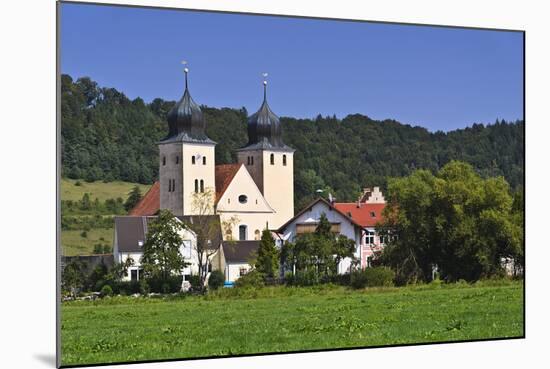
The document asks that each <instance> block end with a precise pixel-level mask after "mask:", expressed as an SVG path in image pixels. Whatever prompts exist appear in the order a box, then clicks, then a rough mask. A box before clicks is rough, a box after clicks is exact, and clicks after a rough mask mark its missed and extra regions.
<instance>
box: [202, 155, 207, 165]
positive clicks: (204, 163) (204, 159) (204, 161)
mask: <svg viewBox="0 0 550 369" xmlns="http://www.w3.org/2000/svg"><path fill="white" fill-rule="evenodd" d="M202 165H206V156H203V157H202Z"/></svg>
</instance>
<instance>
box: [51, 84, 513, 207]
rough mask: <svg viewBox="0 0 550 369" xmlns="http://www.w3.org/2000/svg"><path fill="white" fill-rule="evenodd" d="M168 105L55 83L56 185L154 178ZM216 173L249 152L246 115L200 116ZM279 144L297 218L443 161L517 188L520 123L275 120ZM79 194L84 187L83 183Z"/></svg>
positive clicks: (224, 111) (207, 112)
mask: <svg viewBox="0 0 550 369" xmlns="http://www.w3.org/2000/svg"><path fill="white" fill-rule="evenodd" d="M174 103H175V102H174V101H164V100H162V99H159V98H157V99H154V100H153V101H152V102H151V103H149V104H145V103H144V102H143V100H142V99H140V98H136V99H134V100H130V99H129V98H128V97H126V96H125V95H124V94H123V93H122V92H119V91H117V90H116V89H114V88H108V87H100V86H98V84H97V83H96V82H94V81H92V80H91V79H90V78H88V77H83V78H79V79H78V80H76V81H74V80H73V79H72V78H71V77H70V76H68V75H62V76H61V119H62V124H61V140H62V143H61V149H62V152H61V156H62V158H61V159H62V176H63V177H68V178H75V179H80V178H86V179H87V180H92V179H101V180H106V181H112V180H115V179H120V180H125V181H129V182H138V183H148V184H150V183H152V182H153V181H154V180H155V179H156V178H158V150H157V142H158V141H159V140H160V139H162V138H163V137H164V136H165V135H166V133H167V132H168V125H167V123H166V115H167V113H168V111H169V110H170V109H171V108H172V106H173V105H174ZM202 109H203V113H204V116H205V120H206V122H207V124H206V130H207V134H208V135H209V137H210V138H212V139H213V140H214V141H216V142H218V145H217V146H216V163H219V164H226V163H231V162H235V161H236V153H235V149H237V148H240V147H242V146H244V145H245V144H246V142H247V133H246V121H247V114H248V113H247V111H246V109H244V108H241V109H229V108H221V109H216V108H210V107H205V106H203V107H202ZM281 124H282V126H283V138H284V140H285V142H286V143H287V144H288V145H290V146H292V147H293V148H295V149H296V153H295V156H294V163H295V191H294V194H295V207H296V209H297V210H300V209H302V208H303V207H304V206H305V205H306V204H307V203H308V202H310V201H311V200H312V199H313V198H314V197H315V192H314V191H316V190H317V189H322V190H325V191H326V192H325V194H327V193H328V192H331V193H332V194H333V195H335V196H336V197H337V198H338V200H339V201H355V200H356V198H357V195H358V193H359V191H360V190H361V188H362V187H363V186H370V187H372V186H375V185H381V186H382V187H383V188H385V186H386V180H387V178H388V177H399V176H406V175H410V174H411V173H412V172H413V171H414V170H416V169H426V170H429V171H430V172H436V171H438V170H439V169H440V168H442V167H443V166H444V165H445V164H446V163H448V162H449V161H451V160H453V159H454V160H461V161H465V162H468V163H470V164H471V165H472V166H473V167H474V168H475V170H476V171H477V172H478V173H479V174H481V175H482V176H483V177H489V176H504V177H505V178H506V180H507V181H508V182H509V183H510V184H511V186H512V187H513V188H516V187H518V186H521V185H523V174H524V169H523V160H524V145H523V139H524V133H523V131H524V123H523V122H522V121H518V122H513V123H507V122H504V121H498V120H497V121H496V122H495V123H494V124H492V125H486V126H484V125H483V124H473V125H472V126H471V127H468V128H465V129H459V130H455V131H451V132H447V133H445V132H441V131H438V132H434V133H431V132H429V131H428V130H427V129H425V128H422V127H412V126H410V125H404V124H400V123H399V122H396V121H395V120H389V119H388V120H384V121H377V120H373V119H370V118H369V117H366V116H364V115H360V114H353V115H348V116H346V117H345V118H343V119H337V118H336V117H334V116H333V117H321V116H318V117H316V118H315V119H295V118H289V117H281ZM83 185H86V183H83Z"/></svg>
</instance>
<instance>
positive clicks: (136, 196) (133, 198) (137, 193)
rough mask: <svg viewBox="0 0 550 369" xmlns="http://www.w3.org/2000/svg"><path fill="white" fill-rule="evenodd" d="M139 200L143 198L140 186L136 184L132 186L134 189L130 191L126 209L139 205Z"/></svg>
mask: <svg viewBox="0 0 550 369" xmlns="http://www.w3.org/2000/svg"><path fill="white" fill-rule="evenodd" d="M139 200H141V190H140V189H139V187H138V186H134V188H132V191H130V193H129V194H128V198H127V199H126V202H125V203H124V209H126V211H130V210H131V209H132V208H133V207H134V206H136V205H137V203H138V202H139Z"/></svg>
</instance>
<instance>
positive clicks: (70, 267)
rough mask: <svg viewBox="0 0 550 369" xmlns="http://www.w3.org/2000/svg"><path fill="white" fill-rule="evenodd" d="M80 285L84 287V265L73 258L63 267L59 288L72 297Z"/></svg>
mask: <svg viewBox="0 0 550 369" xmlns="http://www.w3.org/2000/svg"><path fill="white" fill-rule="evenodd" d="M82 287H84V265H83V264H82V263H81V262H80V261H78V260H73V261H71V262H70V263H68V264H67V265H65V268H63V272H62V273H61V288H62V290H63V291H65V292H68V293H70V294H71V296H72V297H76V294H77V293H78V291H79V290H80V289H81V288H82Z"/></svg>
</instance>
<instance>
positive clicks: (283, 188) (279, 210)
mask: <svg viewBox="0 0 550 369" xmlns="http://www.w3.org/2000/svg"><path fill="white" fill-rule="evenodd" d="M265 77H267V74H266V73H264V81H263V85H264V100H263V103H262V105H261V106H260V109H259V110H258V111H257V112H256V113H255V114H253V115H252V116H250V117H249V118H248V144H247V145H246V146H245V147H243V148H241V149H239V150H237V160H238V162H239V163H242V164H244V165H245V166H246V169H248V172H249V173H250V175H251V176H252V178H253V179H254V182H256V185H257V186H258V188H259V189H260V191H261V193H262V194H263V196H264V198H265V199H266V200H267V202H268V203H269V205H270V206H271V207H272V208H273V210H275V214H273V217H272V219H273V220H272V223H270V224H269V228H270V229H277V228H279V227H280V226H282V225H283V224H284V223H285V222H286V221H288V220H289V219H290V218H292V217H293V216H294V149H292V148H291V147H289V146H287V145H285V144H284V142H283V139H282V128H281V122H280V121H279V117H278V116H277V115H275V113H273V112H272V111H271V109H270V108H269V105H268V104H267V81H266V80H265Z"/></svg>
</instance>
